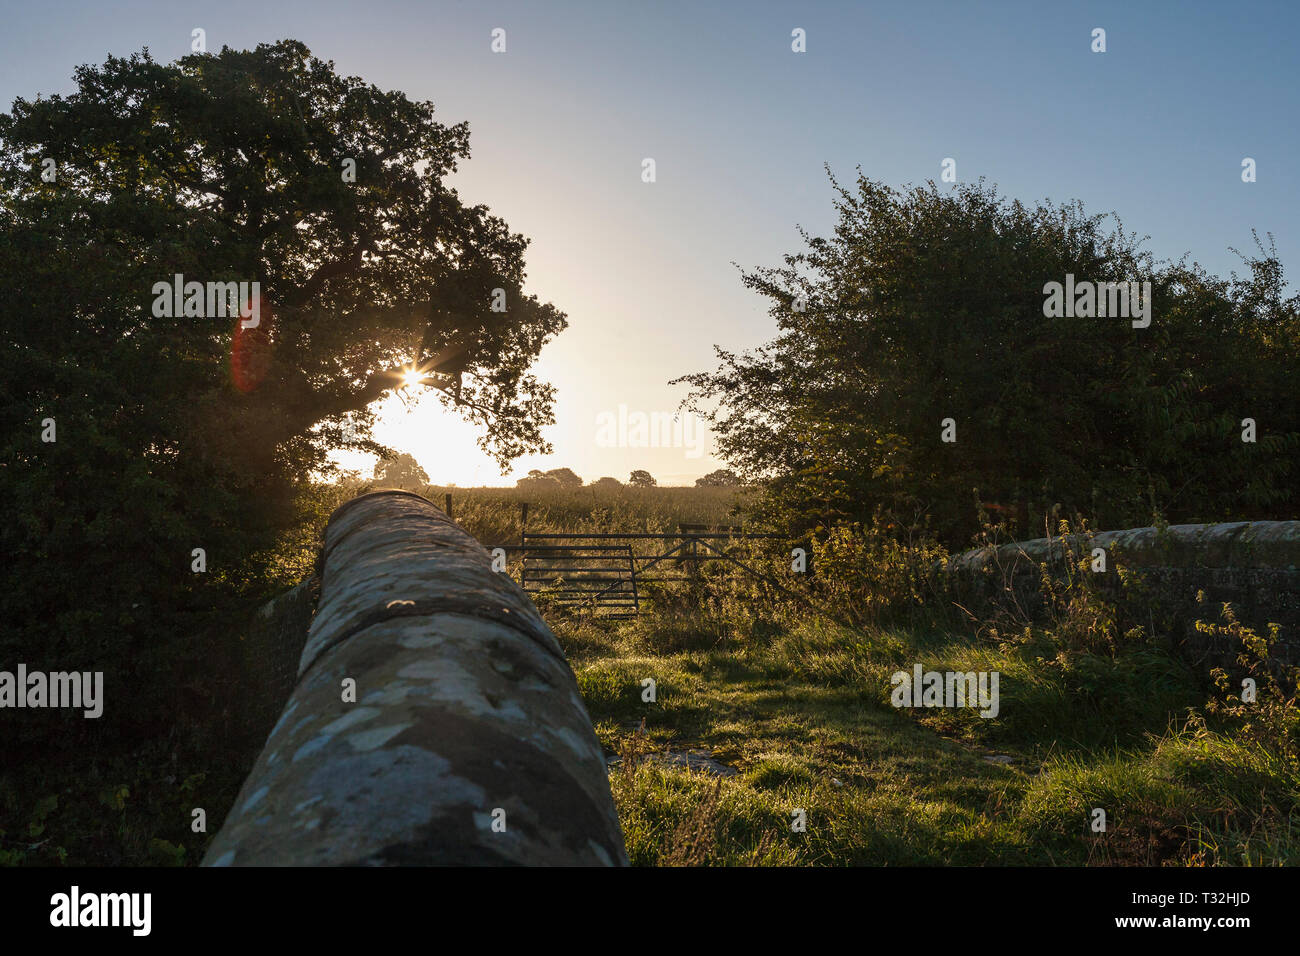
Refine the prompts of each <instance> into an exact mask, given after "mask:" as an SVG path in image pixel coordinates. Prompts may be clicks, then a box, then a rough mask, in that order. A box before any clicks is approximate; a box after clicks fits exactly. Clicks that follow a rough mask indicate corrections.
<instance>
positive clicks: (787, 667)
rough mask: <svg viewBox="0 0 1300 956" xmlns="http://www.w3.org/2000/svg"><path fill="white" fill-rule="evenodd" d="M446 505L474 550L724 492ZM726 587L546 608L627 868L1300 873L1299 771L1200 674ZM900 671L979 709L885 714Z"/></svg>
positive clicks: (714, 498)
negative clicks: (994, 690)
mask: <svg viewBox="0 0 1300 956" xmlns="http://www.w3.org/2000/svg"><path fill="white" fill-rule="evenodd" d="M415 490H419V491H421V492H422V493H424V494H426V495H427V496H428V497H430V498H431V499H433V500H434V501H436V502H439V503H441V501H442V497H441V495H442V492H443V489H438V488H427V489H415ZM450 490H451V492H452V494H453V496H454V499H453V508H454V510H455V512H456V517H457V520H458V521H459V522H460V523H461V524H462V525H463V526H464V527H466V529H467V530H469V531H470V532H471V533H473V534H475V535H476V536H478V537H479V538H480V540H483V541H486V542H501V541H512V540H517V535H518V530H519V529H518V524H517V521H518V502H519V501H520V500H525V499H526V500H528V501H529V503H530V511H529V529H530V530H536V531H543V530H552V531H584V530H651V531H668V530H672V529H673V528H675V525H676V524H677V523H678V522H692V523H711V524H714V523H728V524H730V523H738V522H737V519H735V517H734V516H732V515H731V514H730V508H731V503H732V501H733V499H734V493H733V492H731V491H729V490H726V489H687V488H649V489H623V490H622V491H620V492H617V493H614V494H608V493H606V494H604V495H602V493H601V492H600V491H598V490H596V491H594V490H593V489H590V488H584V489H578V490H574V491H567V492H566V491H557V492H553V493H551V495H550V496H547V495H544V494H540V493H538V492H537V491H527V492H524V491H519V490H515V489H450ZM742 578H744V575H739V576H738V577H733V578H728V577H727V575H718V576H714V577H713V578H711V579H708V583H706V584H705V585H704V586H703V587H702V588H696V589H694V590H692V591H689V592H687V593H679V594H671V593H662V594H660V595H659V596H658V600H655V601H653V602H652V603H653V611H652V612H651V613H648V614H643V615H642V616H641V617H639V618H637V619H635V620H632V621H621V622H620V621H607V620H601V619H599V618H593V617H592V616H591V615H589V614H580V613H569V612H563V611H560V610H559V609H554V608H548V607H547V606H546V604H545V602H543V605H542V606H543V609H544V611H545V612H546V613H547V616H548V620H549V621H550V623H551V625H552V627H553V629H554V630H555V631H556V633H557V635H558V636H559V637H560V640H561V643H562V644H563V645H564V647H565V650H566V653H567V654H568V655H569V659H570V662H571V664H572V666H573V668H574V671H575V673H576V675H577V678H578V683H579V687H580V689H581V691H582V694H583V697H584V699H585V701H586V704H587V707H588V710H589V712H590V714H591V717H592V720H593V722H594V724H595V726H596V730H597V734H598V736H599V737H600V739H601V741H602V743H603V744H604V746H605V747H606V749H607V751H609V753H610V754H611V755H616V756H617V759H616V760H614V761H613V762H612V764H611V774H610V781H611V786H612V788H613V792H614V796H615V800H616V803H617V805H618V809H619V813H620V817H621V820H622V824H623V829H624V833H625V836H626V841H627V847H628V852H629V855H630V857H631V859H632V861H633V862H634V863H637V864H643V865H656V864H657V865H674V864H679V865H695V864H720V865H748V864H766V865H939V864H950V865H982V864H988V865H1002V864H1021V865H1023V864H1046V865H1052V864H1057V865H1083V864H1112V865H1115V864H1118V865H1124V864H1144V865H1157V864H1165V865H1207V864H1208V865H1214V864H1217V865H1241V864H1249V865H1270V864H1285V863H1296V862H1300V824H1297V823H1296V822H1295V814H1296V811H1297V810H1298V809H1300V773H1297V767H1296V764H1295V762H1294V760H1288V759H1287V758H1286V757H1285V755H1280V754H1277V753H1275V752H1273V751H1271V750H1270V749H1269V748H1268V747H1266V746H1264V745H1262V744H1260V743H1259V742H1258V741H1257V740H1255V739H1254V738H1252V737H1249V736H1246V735H1241V734H1237V733H1235V732H1234V730H1233V728H1232V727H1229V726H1227V725H1224V724H1222V723H1220V724H1218V725H1216V724H1215V723H1214V722H1213V721H1211V722H1208V723H1207V722H1206V720H1205V719H1204V715H1203V711H1204V704H1205V702H1206V700H1207V695H1208V694H1209V689H1208V686H1207V684H1206V682H1205V680H1204V679H1203V678H1202V677H1201V676H1198V675H1197V674H1194V673H1193V672H1192V671H1191V670H1190V669H1189V668H1188V667H1187V666H1185V665H1184V664H1183V663H1182V662H1180V661H1179V660H1177V659H1176V658H1175V657H1174V656H1172V655H1171V654H1169V653H1167V652H1166V651H1164V650H1162V649H1161V646H1160V642H1159V641H1158V640H1148V641H1139V642H1135V643H1134V645H1133V646H1132V647H1128V648H1121V649H1120V651H1119V652H1117V653H1115V654H1114V655H1107V654H1094V653H1066V652H1065V651H1064V650H1063V645H1062V643H1061V641H1059V640H1057V639H1056V638H1055V635H1054V634H1053V633H1052V632H1051V631H1050V630H1049V629H1043V628H1040V627H1034V628H1030V629H1029V630H1028V631H1025V632H1023V633H1020V634H1017V635H1016V636H1015V637H1014V638H1008V637H1006V636H1005V635H1004V636H1003V637H1002V638H1000V639H998V640H990V639H989V638H987V637H983V638H976V637H975V636H974V635H973V634H969V633H964V632H959V631H954V630H953V629H951V628H944V627H938V626H935V625H933V624H926V623H919V624H904V625H895V626H863V627H847V626H845V625H844V624H843V623H837V622H834V621H831V620H828V619H826V618H825V617H824V616H823V615H821V614H819V613H817V612H816V611H815V610H814V609H812V608H811V607H810V606H809V605H807V604H804V603H801V602H799V601H798V600H796V599H794V598H792V597H790V596H788V595H786V594H784V593H776V592H771V591H768V592H767V593H763V589H762V588H761V586H760V587H758V588H756V587H755V583H754V582H753V581H745V580H741V579H742ZM915 663H920V664H922V665H923V666H924V667H925V668H926V669H927V670H928V669H935V670H955V671H963V672H965V671H998V672H999V673H1000V674H1001V685H1000V694H1001V709H1000V713H999V715H998V717H997V718H995V719H983V718H981V717H979V716H978V715H977V713H976V712H975V711H973V710H969V709H967V710H952V709H944V708H936V709H916V710H908V709H897V708H895V707H893V706H892V705H891V703H890V690H891V685H890V681H889V677H890V675H891V674H892V673H893V672H895V671H897V670H910V669H911V667H912V665H913V664H915ZM647 679H652V680H653V681H654V691H655V699H654V701H653V702H648V701H646V700H645V699H644V698H645V696H646V691H645V687H646V685H645V683H644V682H645V681H646V680H647ZM701 758H707V760H704V759H701ZM697 765H698V766H697ZM1096 808H1100V809H1102V810H1104V811H1105V812H1106V830H1105V832H1094V831H1093V829H1092V827H1091V824H1092V822H1093V820H1094V810H1095V809H1096ZM796 811H803V816H804V819H806V827H805V828H804V829H803V830H802V832H800V831H798V830H797V829H795V828H794V827H793V826H792V824H793V822H794V820H795V814H796Z"/></svg>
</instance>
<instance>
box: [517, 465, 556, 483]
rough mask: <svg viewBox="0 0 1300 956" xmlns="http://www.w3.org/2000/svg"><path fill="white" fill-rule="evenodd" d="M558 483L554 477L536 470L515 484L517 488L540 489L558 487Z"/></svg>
mask: <svg viewBox="0 0 1300 956" xmlns="http://www.w3.org/2000/svg"><path fill="white" fill-rule="evenodd" d="M559 484H560V483H559V481H557V480H556V478H555V476H554V475H551V474H548V473H547V472H544V471H540V470H539V469H537V468H534V469H532V470H531V471H529V472H528V474H526V475H524V477H522V478H520V479H519V480H518V481H516V482H515V487H517V488H542V487H547V486H551V487H559Z"/></svg>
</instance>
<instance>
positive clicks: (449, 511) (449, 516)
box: [442, 491, 456, 521]
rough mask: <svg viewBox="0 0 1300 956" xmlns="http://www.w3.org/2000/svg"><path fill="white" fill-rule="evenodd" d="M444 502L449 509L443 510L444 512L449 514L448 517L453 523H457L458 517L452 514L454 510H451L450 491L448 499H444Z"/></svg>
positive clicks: (447, 495)
mask: <svg viewBox="0 0 1300 956" xmlns="http://www.w3.org/2000/svg"><path fill="white" fill-rule="evenodd" d="M444 501H445V502H446V504H447V507H445V508H443V509H442V510H443V511H445V512H447V517H448V518H450V519H451V520H452V521H455V520H456V515H455V514H453V513H452V510H451V492H450V491H449V492H447V494H446V497H445V498H444Z"/></svg>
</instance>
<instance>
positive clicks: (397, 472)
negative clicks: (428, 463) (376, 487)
mask: <svg viewBox="0 0 1300 956" xmlns="http://www.w3.org/2000/svg"><path fill="white" fill-rule="evenodd" d="M375 480H376V481H382V482H384V483H385V484H389V485H396V486H398V487H399V488H401V487H406V486H408V485H427V484H428V483H429V476H428V475H427V474H426V473H425V471H424V469H423V468H421V467H420V463H419V462H418V461H416V460H415V459H414V458H413V457H412V456H411V455H408V454H407V453H406V452H402V453H401V454H400V455H398V456H397V457H396V458H389V459H387V460H384V461H380V462H378V463H376V465H375Z"/></svg>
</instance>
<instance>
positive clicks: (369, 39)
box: [0, 0, 1300, 484]
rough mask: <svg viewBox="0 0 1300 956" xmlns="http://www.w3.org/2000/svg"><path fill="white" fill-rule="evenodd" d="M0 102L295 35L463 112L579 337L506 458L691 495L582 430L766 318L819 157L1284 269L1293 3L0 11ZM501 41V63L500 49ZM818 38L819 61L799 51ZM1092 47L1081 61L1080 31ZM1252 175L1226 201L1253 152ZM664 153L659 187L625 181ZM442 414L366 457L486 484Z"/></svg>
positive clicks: (1295, 243)
mask: <svg viewBox="0 0 1300 956" xmlns="http://www.w3.org/2000/svg"><path fill="white" fill-rule="evenodd" d="M0 22H3V24H4V28H3V29H4V33H3V36H2V37H0V101H3V104H4V108H5V109H7V108H8V104H9V103H10V102H11V101H12V99H13V98H14V97H15V96H25V97H31V96H33V95H35V94H37V93H55V92H67V91H70V90H71V88H72V82H71V74H72V70H73V68H74V67H75V66H76V65H77V64H80V63H84V62H95V63H99V62H102V61H103V59H104V58H105V56H106V55H107V54H109V53H113V54H119V55H126V54H128V53H130V52H133V51H138V50H140V49H141V48H142V47H145V46H148V47H149V48H150V51H151V52H152V53H153V55H154V57H155V58H156V59H159V60H162V61H170V60H172V59H174V58H176V57H178V56H182V55H184V54H186V53H188V52H189V44H190V31H191V30H192V29H193V28H195V27H202V28H203V29H204V30H206V32H207V43H208V48H209V49H210V50H216V49H219V48H220V47H221V46H222V45H230V46H236V47H251V46H254V45H255V44H257V43H258V42H267V41H273V40H277V39H281V38H285V37H294V38H296V39H299V40H302V41H303V42H305V43H306V44H307V45H308V46H309V47H310V48H311V49H312V51H313V52H314V53H315V54H316V55H317V56H320V57H322V58H325V59H332V60H334V61H335V63H336V64H337V67H338V69H339V70H340V71H341V72H344V73H348V74H355V75H359V76H362V77H364V78H365V79H366V80H368V81H370V82H373V83H375V84H376V85H378V86H381V87H384V88H390V89H391V88H396V89H401V90H403V91H405V92H406V93H407V94H408V95H409V96H411V97H412V98H416V99H429V100H432V101H433V102H434V103H435V104H436V105H437V106H438V109H439V111H440V113H441V116H442V118H443V120H444V121H446V122H456V121H460V120H468V121H469V124H470V131H471V148H472V150H473V155H472V158H471V159H470V161H469V162H468V163H467V164H465V166H464V168H463V170H462V172H461V173H460V174H459V175H458V176H457V179H456V185H457V187H458V188H459V189H460V191H461V194H462V196H463V197H464V198H466V199H467V200H470V201H473V202H483V203H486V204H488V205H489V206H490V207H491V208H492V209H493V210H494V211H495V212H497V213H499V214H500V215H502V216H503V217H504V218H505V219H506V220H507V221H508V222H509V223H510V224H511V226H512V228H514V229H516V230H518V231H521V232H523V233H524V234H525V235H527V236H529V237H531V238H532V240H533V245H532V247H531V250H530V256H529V287H530V289H531V291H533V292H535V293H537V294H538V295H540V296H542V297H543V298H546V299H549V300H550V301H553V302H554V303H555V304H556V305H557V306H558V307H560V308H561V309H563V310H564V311H566V312H567V313H568V314H569V318H570V323H571V327H570V329H569V330H568V331H567V332H565V333H564V335H562V336H561V337H560V338H559V339H558V340H557V341H556V342H555V343H554V344H552V345H551V346H549V347H548V348H547V350H546V351H545V353H544V355H543V360H542V363H541V365H540V366H539V370H540V372H541V373H542V374H544V375H545V376H547V377H548V378H549V379H550V380H552V381H553V382H554V383H555V384H556V385H557V387H558V388H559V390H560V399H559V404H558V406H557V413H558V416H559V418H560V423H559V424H558V425H557V426H556V427H555V428H553V429H551V430H550V432H549V435H550V438H551V440H552V441H553V442H554V443H555V445H556V454H555V455H554V456H551V457H549V458H547V459H540V458H529V459H524V460H521V461H520V462H519V463H518V470H517V471H516V473H522V471H524V470H527V469H528V468H530V467H558V466H569V467H572V468H574V469H575V470H576V471H578V472H579V473H580V474H582V475H583V477H585V478H587V479H593V478H596V477H599V476H600V475H613V476H615V477H618V478H620V479H624V480H625V479H626V477H627V473H628V472H629V471H630V470H631V469H632V468H647V469H649V470H650V471H651V472H652V473H654V474H656V475H657V476H658V477H659V478H660V480H661V481H663V482H666V483H689V482H690V481H691V480H692V479H693V478H694V477H695V476H697V475H699V474H702V473H703V472H705V471H707V470H710V469H712V468H713V467H716V466H717V464H718V463H717V462H715V461H714V460H713V459H712V458H710V457H708V456H707V455H706V456H702V457H691V456H689V455H688V453H689V452H690V449H682V448H677V449H639V448H607V447H601V445H600V443H599V442H597V441H596V440H595V438H596V433H597V416H599V415H600V414H601V413H602V412H607V413H610V414H616V413H617V410H618V408H619V406H620V405H626V406H627V407H628V409H629V411H630V412H635V411H637V410H642V411H646V412H652V411H668V410H672V409H674V408H675V407H676V405H677V403H678V401H679V400H680V398H681V396H682V391H681V389H680V388H676V387H670V386H669V385H668V384H667V382H668V380H669V379H671V378H674V377H676V376H678V375H680V374H683V373H685V372H690V371H695V370H698V369H701V368H704V367H709V366H711V364H712V345H713V344H714V343H718V344H720V345H722V346H724V347H726V348H729V349H739V348H746V347H752V346H754V345H757V344H759V343H761V342H762V341H764V340H765V339H767V338H768V337H769V336H770V335H771V333H772V331H773V325H772V323H771V320H770V319H769V318H768V316H767V315H766V312H765V307H764V304H763V302H762V301H761V300H759V299H757V298H756V297H755V296H754V295H752V294H751V293H749V292H747V291H746V290H744V289H743V288H742V287H741V285H740V282H739V278H738V274H737V272H736V269H735V267H734V266H733V265H732V264H731V263H732V262H736V263H739V264H741V265H743V266H745V267H751V266H755V265H773V264H776V263H777V262H778V260H779V258H780V256H781V254H782V253H785V252H788V251H793V250H794V249H795V248H796V247H797V245H798V236H797V234H796V231H795V227H796V225H797V224H802V225H803V226H805V227H807V228H809V229H811V230H812V231H814V232H822V231H826V230H828V229H829V228H830V226H831V225H832V222H833V219H832V209H831V192H830V189H829V187H828V185H827V182H826V178H825V175H824V173H823V171H822V166H823V164H824V163H829V164H830V165H831V167H832V168H833V169H834V170H835V171H836V172H837V174H839V175H840V176H841V178H844V179H848V178H850V177H851V176H852V175H853V170H854V167H855V166H857V165H859V164H860V165H861V166H862V168H863V170H864V171H865V172H866V173H868V174H869V175H871V176H872V177H874V178H878V179H883V180H884V181H886V182H889V183H891V184H895V185H904V184H908V183H917V182H922V181H924V180H926V179H930V178H934V179H937V178H938V176H939V172H940V162H941V161H942V160H943V158H944V157H949V156H950V157H953V158H955V159H956V160H957V174H958V177H959V179H962V180H972V179H976V178H978V177H980V176H985V177H987V178H988V179H989V180H991V181H992V182H994V183H996V184H998V186H999V187H1000V189H1001V190H1002V192H1003V193H1004V194H1005V195H1008V196H1012V197H1017V198H1021V199H1024V200H1026V201H1033V200H1036V199H1040V198H1043V197H1050V198H1052V199H1054V200H1058V201H1060V200H1067V199H1075V198H1078V199H1082V200H1083V201H1084V203H1085V204H1086V206H1087V207H1088V208H1089V209H1090V210H1092V211H1109V210H1114V211H1116V212H1118V213H1119V214H1120V216H1121V218H1122V219H1123V221H1124V224H1125V226H1126V228H1128V229H1130V230H1134V231H1136V232H1137V233H1138V234H1139V235H1149V236H1150V237H1151V238H1150V240H1149V242H1148V243H1147V248H1149V249H1150V250H1151V251H1152V252H1153V253H1154V254H1156V255H1157V256H1158V257H1161V258H1177V257H1179V256H1181V255H1182V254H1183V253H1190V255H1191V258H1192V259H1194V260H1196V261H1199V262H1200V263H1201V264H1202V265H1204V266H1206V267H1207V268H1209V269H1211V270H1212V271H1216V272H1220V273H1225V274H1226V272H1227V271H1228V270H1230V269H1233V268H1235V267H1238V265H1239V263H1238V260H1237V259H1236V258H1235V257H1234V256H1233V255H1232V254H1231V253H1230V252H1229V251H1228V247H1229V246H1235V247H1237V248H1239V249H1242V250H1243V251H1246V250H1248V249H1250V248H1251V245H1250V244H1251V239H1250V230H1251V228H1252V227H1254V228H1256V229H1258V230H1259V231H1260V233H1261V234H1262V233H1264V232H1270V231H1271V232H1272V233H1274V234H1275V236H1276V239H1277V248H1278V252H1279V254H1280V255H1281V258H1282V261H1283V263H1284V264H1286V265H1288V266H1290V267H1291V269H1292V271H1293V272H1298V271H1300V235H1298V234H1297V212H1300V202H1298V201H1297V200H1298V199H1300V181H1298V180H1297V177H1296V171H1295V169H1294V168H1293V164H1294V161H1295V159H1296V158H1297V157H1298V156H1300V129H1298V127H1297V117H1300V82H1297V81H1298V79H1300V68H1298V67H1300V56H1298V55H1297V52H1296V46H1295V44H1296V38H1297V34H1298V33H1300V30H1298V27H1300V4H1297V3H1294V2H1289V3H1288V2H1273V3H1251V2H1240V3H1226V2H1225V3H1216V4H1212V3H1189V2H1167V3H1154V2H1144V3H1140V4H1139V3H1133V2H1131V0H1130V2H1119V3H1062V4H1055V3H1043V2H1036V3H1035V2H1014V3H1011V2H1008V3H968V2H954V3H925V2H895V3H868V2H857V3H847V2H845V3H830V2H826V3H818V2H806V3H739V2H736V3H705V2H699V3H692V2H677V3H649V2H637V3H623V2H617V0H609V2H588V3H579V2H544V0H534V2H515V3H471V2H468V0H453V2H430V0H425V2H391V3H390V2H383V0H373V2H367V3H339V2H291V3H277V2H256V3H248V2H239V0H233V2H227V3H221V4H213V3H203V4H197V3H183V2H174V0H169V2H134V3H113V4H110V3H103V4H101V3H67V2H57V0H55V2H45V3H28V2H23V3H14V2H11V0H0ZM495 27H501V28H504V29H505V30H506V38H507V52H506V53H505V54H493V53H492V52H491V50H490V42H491V36H490V34H491V31H492V29H493V28H495ZM796 27H799V28H802V29H804V30H805V31H806V33H807V47H808V49H807V52H806V53H803V54H795V53H792V52H791V49H790V43H791V38H790V32H791V30H792V29H794V28H796ZM1095 27H1101V28H1104V29H1105V30H1106V40H1107V52H1106V53H1104V54H1097V53H1093V52H1091V50H1090V44H1091V32H1092V30H1093V28H1095ZM1246 156H1249V157H1253V158H1254V159H1255V160H1256V161H1257V163H1258V181H1257V182H1255V183H1251V184H1245V183H1243V182H1242V181H1241V176H1240V173H1241V161H1242V158H1243V157H1246ZM644 157H653V158H654V159H655V161H656V164H657V174H658V181H657V182H656V183H654V184H652V185H647V184H645V183H642V182H641V177H640V172H641V160H642V159H643V158H644ZM435 409H436V405H435V403H433V402H432V401H426V402H424V403H422V405H421V411H420V412H417V413H415V414H411V415H408V414H406V413H405V411H404V410H402V409H400V408H399V407H396V406H392V407H390V409H389V413H387V414H386V415H385V425H384V431H383V432H381V437H383V438H386V439H387V440H389V441H391V442H392V443H393V444H396V445H400V446H404V447H406V448H408V449H409V450H411V451H412V452H413V453H415V454H416V457H417V458H419V459H420V461H421V462H422V463H423V464H424V466H425V468H426V469H427V470H428V471H429V472H430V474H431V476H432V477H433V478H434V479H435V480H439V479H441V480H451V481H457V482H458V483H460V484H468V483H471V482H473V483H502V482H504V481H508V480H510V479H503V478H502V477H501V476H500V474H499V472H497V471H496V470H495V469H494V468H492V467H491V466H490V465H489V464H487V463H486V461H484V460H480V459H478V458H477V457H476V456H475V455H474V453H473V449H472V435H470V434H469V433H468V432H467V431H466V430H464V429H457V428H455V427H452V426H449V425H447V424H446V423H444V422H442V421H441V420H440V419H441V416H439V415H438V414H437V413H436V411H435Z"/></svg>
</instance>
